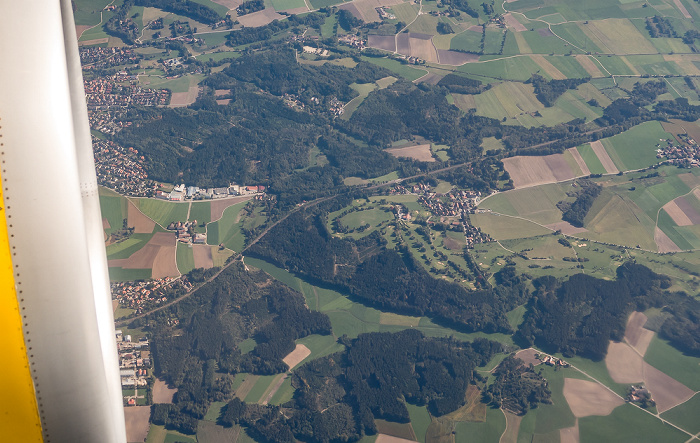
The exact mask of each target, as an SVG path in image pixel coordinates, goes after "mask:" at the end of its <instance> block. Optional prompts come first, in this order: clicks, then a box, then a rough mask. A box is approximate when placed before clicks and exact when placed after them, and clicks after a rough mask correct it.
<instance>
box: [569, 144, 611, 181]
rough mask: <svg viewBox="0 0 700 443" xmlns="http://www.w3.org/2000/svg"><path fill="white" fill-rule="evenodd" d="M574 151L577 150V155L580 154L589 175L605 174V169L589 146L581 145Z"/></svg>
mask: <svg viewBox="0 0 700 443" xmlns="http://www.w3.org/2000/svg"><path fill="white" fill-rule="evenodd" d="M576 150H578V152H579V154H581V157H582V158H583V161H584V162H585V163H586V166H588V169H589V170H590V171H591V174H605V173H607V171H606V170H605V167H603V164H602V163H601V162H600V159H599V158H598V156H597V155H596V154H595V152H593V148H591V145H590V144H585V145H581V146H579V147H577V148H576Z"/></svg>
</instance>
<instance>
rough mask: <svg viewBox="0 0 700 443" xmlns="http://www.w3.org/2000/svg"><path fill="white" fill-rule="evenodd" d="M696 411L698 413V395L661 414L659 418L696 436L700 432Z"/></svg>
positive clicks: (699, 396)
mask: <svg viewBox="0 0 700 443" xmlns="http://www.w3.org/2000/svg"><path fill="white" fill-rule="evenodd" d="M698 411H700V395H698V394H695V396H693V398H691V399H690V400H688V401H687V402H685V403H683V404H680V405H678V406H676V407H675V408H673V409H670V410H668V411H666V412H664V413H663V414H661V418H663V419H665V420H668V421H670V422H671V423H673V424H674V425H676V426H680V427H681V428H683V429H685V430H686V431H689V432H692V433H693V434H697V433H698V432H700V421H699V420H698Z"/></svg>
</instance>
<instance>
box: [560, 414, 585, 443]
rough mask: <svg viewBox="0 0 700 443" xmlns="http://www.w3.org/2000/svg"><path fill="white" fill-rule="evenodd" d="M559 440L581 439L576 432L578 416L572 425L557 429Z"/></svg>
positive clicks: (573, 442) (572, 441)
mask: <svg viewBox="0 0 700 443" xmlns="http://www.w3.org/2000/svg"><path fill="white" fill-rule="evenodd" d="M559 441H561V443H579V442H580V441H581V436H580V435H579V433H578V418H577V419H576V424H574V425H573V426H572V427H570V428H562V429H560V430H559Z"/></svg>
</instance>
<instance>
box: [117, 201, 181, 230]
mask: <svg viewBox="0 0 700 443" xmlns="http://www.w3.org/2000/svg"><path fill="white" fill-rule="evenodd" d="M131 201H132V202H133V203H134V205H136V207H137V208H139V210H141V212H143V213H144V214H145V215H146V216H147V217H149V218H151V219H152V220H153V221H155V222H156V223H158V224H159V225H160V226H161V227H163V228H167V227H168V225H169V224H170V223H173V222H178V221H181V222H184V221H187V209H188V207H189V203H172V202H166V201H162V200H156V199H154V198H135V199H132V200H131Z"/></svg>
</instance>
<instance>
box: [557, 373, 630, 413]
mask: <svg viewBox="0 0 700 443" xmlns="http://www.w3.org/2000/svg"><path fill="white" fill-rule="evenodd" d="M564 397H565V398H566V402H567V403H568V404H569V408H571V412H573V414H574V416H576V418H581V417H588V416H590V415H609V414H610V413H611V412H612V410H613V409H615V408H616V407H618V406H620V405H622V404H624V403H625V401H624V400H623V399H621V398H620V397H618V396H617V395H615V394H613V393H612V392H610V391H609V390H607V389H606V388H605V387H603V386H601V385H599V384H598V383H595V382H592V381H588V380H577V379H574V378H565V379H564Z"/></svg>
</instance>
